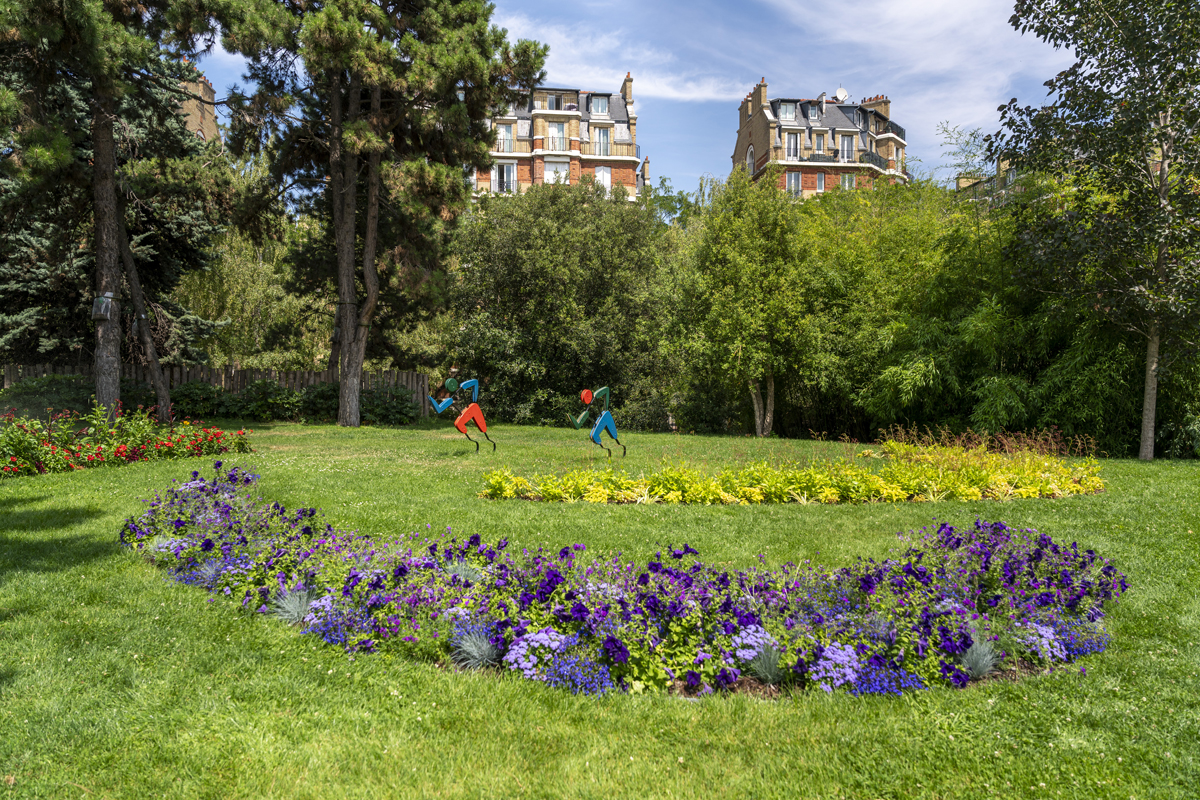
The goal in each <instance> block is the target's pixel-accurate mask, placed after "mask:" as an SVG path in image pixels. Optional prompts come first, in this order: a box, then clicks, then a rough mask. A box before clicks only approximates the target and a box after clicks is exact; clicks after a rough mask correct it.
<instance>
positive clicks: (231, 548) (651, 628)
mask: <svg viewBox="0 0 1200 800" xmlns="http://www.w3.org/2000/svg"><path fill="white" fill-rule="evenodd" d="M218 466H219V464H218ZM257 478H258V476H255V475H248V474H246V473H245V472H242V471H240V470H239V469H237V468H234V469H230V470H227V471H225V472H220V471H218V474H217V475H216V477H215V479H213V480H211V481H210V480H207V479H203V478H198V477H197V476H196V474H195V473H193V477H192V480H190V481H188V482H187V483H184V484H178V483H177V484H175V485H173V486H172V487H171V488H170V489H169V490H168V491H167V492H166V493H165V495H164V496H163V497H161V498H156V499H158V500H159V502H155V503H153V504H152V505H151V506H150V508H149V509H148V510H147V511H146V512H145V513H144V514H142V515H141V516H139V517H136V518H129V519H127V520H126V521H125V524H124V525H123V526H122V529H121V533H120V539H121V542H122V543H123V544H124V545H125V546H127V547H132V548H136V549H137V550H139V551H141V552H142V553H144V554H145V555H146V556H147V558H150V559H151V560H153V561H154V562H155V563H157V564H159V565H161V566H163V567H166V568H167V569H168V570H170V571H171V573H173V574H174V576H175V577H176V579H177V580H179V581H182V582H185V583H189V584H193V585H197V586H202V587H204V588H205V589H207V590H208V591H210V592H212V593H214V594H215V595H216V596H217V597H230V598H232V599H233V600H235V601H236V602H240V603H241V605H242V607H243V608H245V609H247V610H250V611H256V612H259V613H263V614H268V613H270V612H271V603H272V597H276V598H277V597H278V596H279V595H280V594H281V593H287V594H288V595H289V596H290V594H291V593H303V594H304V598H303V599H304V602H305V603H307V602H308V598H309V597H310V596H311V595H309V594H308V593H309V592H310V591H314V590H315V592H316V594H317V595H318V596H317V597H316V599H315V600H313V601H312V602H311V603H309V604H307V605H304V606H303V608H304V609H306V610H307V613H306V614H305V616H304V617H303V621H304V624H305V625H306V626H307V627H306V628H305V632H306V633H309V634H315V635H317V636H320V637H321V638H322V639H323V640H324V641H325V642H326V643H328V644H334V645H337V646H338V647H342V648H344V649H345V650H347V651H351V652H354V651H381V652H385V653H394V654H399V655H403V656H407V657H416V658H423V659H428V660H432V661H437V662H440V663H447V662H453V663H456V664H459V665H461V666H464V667H469V668H486V667H487V666H488V665H491V664H495V663H496V662H497V661H499V664H500V667H499V668H502V669H503V668H506V669H509V670H512V671H513V672H514V673H516V674H519V675H521V676H523V677H525V678H527V679H530V680H537V681H542V682H544V683H546V684H547V685H549V686H555V687H560V688H564V689H567V690H569V691H572V692H577V693H587V694H598V693H603V692H607V691H613V690H618V689H624V690H627V691H630V692H644V691H674V692H682V693H685V694H705V693H709V692H712V691H714V690H732V689H735V688H737V687H738V686H739V685H741V681H740V679H741V677H742V675H743V673H749V674H751V675H755V676H756V677H758V679H759V680H760V681H763V682H767V683H778V684H782V685H785V686H790V687H792V688H795V689H801V690H802V689H811V690H822V691H825V692H833V691H848V692H850V693H852V694H870V693H878V694H900V693H902V692H903V691H905V690H906V689H923V688H927V687H930V686H939V685H940V686H954V687H963V686H966V685H967V684H968V683H969V682H970V681H971V680H972V672H974V673H975V674H976V675H980V676H982V675H984V674H986V672H987V671H988V668H990V667H991V666H995V663H994V662H992V656H995V657H997V659H996V660H1000V659H1003V660H1004V661H1007V662H1010V663H1014V664H1015V663H1016V662H1018V660H1024V661H1026V662H1038V663H1048V664H1053V663H1062V662H1069V661H1073V660H1075V659H1076V658H1079V657H1081V656H1085V655H1087V654H1090V653H1096V652H1100V651H1102V650H1104V649H1105V648H1106V647H1107V645H1108V643H1109V638H1108V635H1107V634H1106V633H1105V631H1104V627H1103V618H1104V615H1105V611H1106V607H1107V606H1108V605H1109V604H1111V603H1112V602H1114V601H1115V600H1117V599H1118V598H1119V597H1120V596H1121V595H1122V594H1123V593H1124V592H1125V591H1126V590H1127V588H1128V584H1127V582H1126V579H1125V576H1124V575H1122V574H1121V573H1120V572H1118V571H1117V569H1116V567H1115V566H1113V565H1112V564H1111V563H1109V562H1108V561H1107V560H1106V559H1104V558H1102V557H1100V556H1099V555H1097V554H1096V553H1095V552H1094V551H1093V550H1089V549H1083V548H1081V547H1080V546H1079V545H1077V544H1075V543H1072V544H1071V545H1069V546H1064V545H1062V544H1059V543H1057V542H1055V541H1053V540H1052V539H1051V538H1050V537H1049V536H1047V535H1045V534H1038V533H1037V532H1036V531H1032V530H1018V529H1015V528H1011V527H1009V526H1007V525H1005V524H1004V523H1002V522H994V523H989V522H984V521H982V520H977V521H976V522H975V524H974V525H972V526H968V527H965V528H955V527H953V526H951V525H948V524H942V525H939V526H936V527H933V528H928V529H922V530H920V531H913V532H909V533H907V534H901V535H900V537H899V540H898V543H897V544H898V546H897V547H896V548H895V550H894V554H893V556H892V557H890V558H888V559H885V560H883V561H874V560H866V559H860V560H859V561H857V562H855V563H853V564H851V565H850V566H847V567H843V568H841V569H826V568H822V567H819V566H816V565H813V564H804V565H799V566H798V565H795V564H785V565H782V567H780V568H779V569H775V570H770V569H767V568H766V567H765V566H757V567H754V568H751V569H748V570H741V571H737V572H730V571H728V570H725V569H722V568H720V567H716V566H712V565H706V564H704V563H703V562H701V561H698V560H694V559H691V558H689V556H698V555H699V553H698V552H697V551H696V550H695V549H694V548H691V547H689V546H688V545H686V544H684V545H683V546H682V547H678V548H673V549H664V550H662V551H660V552H658V553H655V554H654V556H653V557H652V558H650V559H649V560H647V562H645V564H644V565H643V564H641V563H636V562H632V561H626V560H625V559H623V558H622V557H621V556H620V555H617V556H615V557H612V558H608V559H597V560H588V561H585V560H584V551H585V550H586V548H585V547H584V545H582V544H575V545H569V546H565V547H563V548H562V549H561V550H559V551H558V552H557V553H555V552H553V551H551V552H546V551H544V550H543V549H541V548H539V549H538V550H537V551H536V552H528V551H522V552H521V553H515V552H512V551H510V549H509V548H508V543H507V541H506V540H504V539H501V540H499V541H495V542H484V541H483V540H482V539H481V538H480V537H479V536H478V535H473V536H471V537H470V538H469V539H459V538H453V537H452V536H451V533H450V529H449V528H446V529H444V530H445V532H440V531H439V532H426V531H421V532H417V533H411V534H406V535H402V536H400V537H398V538H395V539H387V540H377V539H374V538H372V537H370V536H366V535H363V534H360V533H357V532H353V533H350V532H344V531H339V530H336V529H334V528H333V527H331V526H329V525H327V524H326V523H325V521H324V520H323V519H321V518H319V517H318V516H317V512H316V509H313V508H303V507H302V508H299V509H294V510H292V511H290V512H289V511H288V510H286V509H284V508H283V507H282V506H280V505H279V504H278V503H270V502H269V501H267V500H263V499H260V498H259V491H258V489H257V487H256V486H255V483H256V481H257ZM251 525H253V527H254V529H255V531H256V535H255V536H253V537H246V536H245V535H243V532H244V530H246V529H247V528H249V527H251ZM317 532H319V534H318V533H317ZM367 565H369V566H367ZM467 567H470V569H469V570H468V569H467ZM468 572H469V573H470V575H469V576H467V573H468ZM464 577H466V579H464ZM1031 587H1034V588H1032V589H1031ZM276 602H277V603H278V600H277V601H276ZM984 609H986V613H980V612H981V610H984ZM301 610H302V608H301V607H300V605H297V606H296V607H295V608H293V609H289V611H288V613H289V615H290V618H292V619H294V618H296V617H297V616H298V615H299V613H300V611H301ZM972 617H977V619H972ZM977 642H987V643H988V644H987V645H979V646H978V647H975V645H976V643H977ZM993 642H1004V643H1005V645H1004V648H1005V649H1004V650H1003V651H999V652H998V651H997V650H996V648H995V647H993V646H991V643H993ZM973 647H975V649H974V650H972V648H973ZM989 648H990V650H991V656H988V653H987V652H986V651H987V650H988V649H989ZM984 656H988V657H987V658H984Z"/></svg>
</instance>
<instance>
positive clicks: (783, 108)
mask: <svg viewBox="0 0 1200 800" xmlns="http://www.w3.org/2000/svg"><path fill="white" fill-rule="evenodd" d="M779 118H780V119H786V120H793V119H795V118H796V104H795V103H780V104H779Z"/></svg>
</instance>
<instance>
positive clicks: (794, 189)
mask: <svg viewBox="0 0 1200 800" xmlns="http://www.w3.org/2000/svg"><path fill="white" fill-rule="evenodd" d="M787 191H788V194H790V195H791V196H792V197H799V196H800V173H799V172H789V173H788V174H787Z"/></svg>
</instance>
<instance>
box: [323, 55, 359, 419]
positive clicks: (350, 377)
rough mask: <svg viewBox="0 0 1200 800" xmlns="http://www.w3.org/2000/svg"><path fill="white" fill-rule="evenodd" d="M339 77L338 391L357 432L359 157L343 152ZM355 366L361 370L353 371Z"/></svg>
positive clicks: (341, 413) (334, 175)
mask: <svg viewBox="0 0 1200 800" xmlns="http://www.w3.org/2000/svg"><path fill="white" fill-rule="evenodd" d="M341 83H342V82H341V76H340V75H337V76H335V77H334V79H333V89H332V91H331V92H330V95H331V96H330V104H331V106H330V111H331V114H330V121H331V122H332V126H331V128H332V129H331V131H330V141H329V166H330V181H331V189H332V195H333V197H332V198H331V199H332V201H333V202H332V203H331V204H330V205H331V206H332V208H333V230H334V241H335V243H336V252H337V271H338V327H339V328H340V329H341V338H342V347H341V348H340V350H341V361H342V363H341V370H340V378H339V380H340V384H339V387H338V425H345V426H348V427H352V428H356V427H358V425H359V422H360V419H361V418H360V415H359V395H360V393H361V384H362V362H361V361H358V362H357V365H356V364H355V359H354V358H353V357H352V354H353V352H354V347H353V342H354V336H355V331H356V329H357V326H358V293H357V289H356V288H355V285H354V277H355V272H356V269H355V266H356V265H355V259H354V250H355V247H354V245H355V225H354V222H355V219H354V218H355V212H356V208H357V205H356V199H357V198H356V195H355V193H356V192H357V190H358V180H357V177H358V157H357V156H356V155H355V154H353V153H346V152H345V151H344V150H343V148H342V133H343V125H342V119H343V115H342V91H341ZM358 94H359V80H358V76H356V75H355V76H351V79H350V86H349V90H348V91H347V92H346V98H347V101H348V107H349V113H348V115H347V116H348V117H349V121H350V122H354V121H355V120H357V118H358V107H359V101H360V98H359V97H358ZM356 366H357V369H355V367H356Z"/></svg>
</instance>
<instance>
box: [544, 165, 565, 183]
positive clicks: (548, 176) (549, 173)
mask: <svg viewBox="0 0 1200 800" xmlns="http://www.w3.org/2000/svg"><path fill="white" fill-rule="evenodd" d="M543 180H544V182H545V183H570V182H571V162H569V161H547V162H546V173H545V177H544V178H543Z"/></svg>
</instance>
